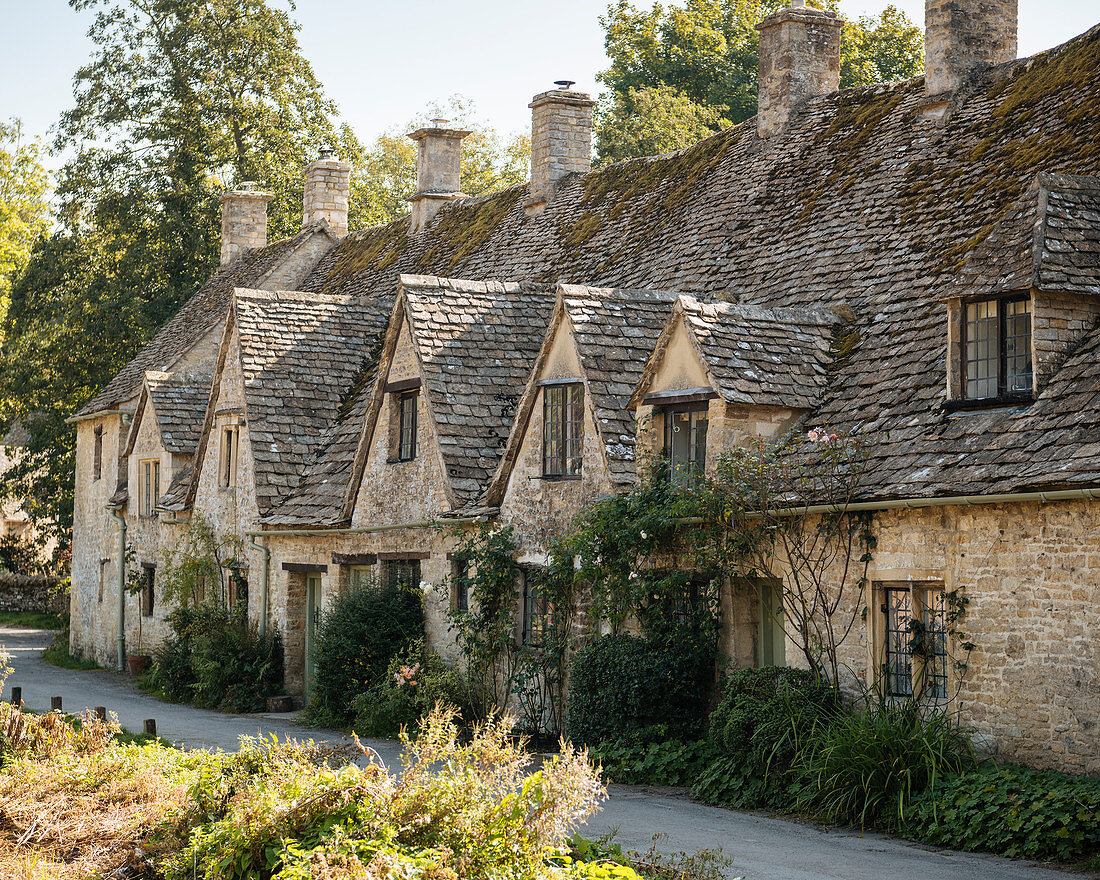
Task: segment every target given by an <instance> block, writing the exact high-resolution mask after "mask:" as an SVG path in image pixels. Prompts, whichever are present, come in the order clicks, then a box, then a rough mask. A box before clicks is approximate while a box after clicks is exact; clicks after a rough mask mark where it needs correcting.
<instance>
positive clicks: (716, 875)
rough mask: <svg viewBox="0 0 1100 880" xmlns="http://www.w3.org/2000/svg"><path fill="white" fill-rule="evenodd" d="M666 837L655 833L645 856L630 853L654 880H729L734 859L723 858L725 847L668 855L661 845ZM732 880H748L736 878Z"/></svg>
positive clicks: (647, 875) (634, 860)
mask: <svg viewBox="0 0 1100 880" xmlns="http://www.w3.org/2000/svg"><path fill="white" fill-rule="evenodd" d="M667 837H668V835H666V834H654V835H653V844H652V845H651V846H650V848H649V849H648V850H646V852H644V853H635V852H631V853H630V858H631V862H632V864H634V865H635V867H637V868H638V869H639V870H641V871H643V872H644V873H645V876H646V877H649V878H651V880H727V878H730V873H729V871H730V867H731V866H732V865H733V860H732V859H730V858H727V857H726V856H724V855H722V848H721V847H719V848H718V849H716V850H714V849H701V850H699V851H698V852H693V853H688V852H683V851H681V852H672V853H669V852H666V851H664V850H663V849H661V846H660V845H661V843H662V842H663V841H664V840H665V839H666V838H667ZM730 880H745V878H744V877H733V878H730Z"/></svg>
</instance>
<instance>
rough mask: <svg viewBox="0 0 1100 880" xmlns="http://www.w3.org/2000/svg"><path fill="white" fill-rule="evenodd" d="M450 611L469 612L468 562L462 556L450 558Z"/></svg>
mask: <svg viewBox="0 0 1100 880" xmlns="http://www.w3.org/2000/svg"><path fill="white" fill-rule="evenodd" d="M451 610H452V611H469V610H470V560H469V559H468V558H467V557H465V556H462V555H457V556H453V557H451Z"/></svg>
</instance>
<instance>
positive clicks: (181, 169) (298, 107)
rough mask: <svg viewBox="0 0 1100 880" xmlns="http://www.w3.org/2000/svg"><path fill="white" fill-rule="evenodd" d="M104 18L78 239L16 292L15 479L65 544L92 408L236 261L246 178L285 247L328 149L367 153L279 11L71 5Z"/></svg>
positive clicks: (80, 120)
mask: <svg viewBox="0 0 1100 880" xmlns="http://www.w3.org/2000/svg"><path fill="white" fill-rule="evenodd" d="M70 5H71V6H72V7H73V8H74V9H75V10H78V11H85V10H95V11H96V17H95V20H94V23H93V24H92V27H91V29H90V31H89V37H90V38H91V40H92V43H93V44H94V45H95V47H96V49H95V54H94V56H93V58H92V59H91V61H90V62H89V63H88V64H86V65H85V66H83V67H81V68H80V69H79V70H78V71H77V74H76V77H75V87H74V92H75V106H74V107H73V108H72V109H71V110H69V111H68V112H66V113H65V114H64V115H63V116H62V118H61V122H60V125H59V127H58V134H57V139H56V147H57V148H58V149H59V150H62V151H66V152H71V153H73V158H72V159H71V160H70V161H69V162H67V163H66V165H65V166H64V167H63V168H62V170H61V172H60V174H59V179H58V188H57V196H58V215H59V222H60V228H59V229H58V230H57V231H56V232H55V233H54V234H53V235H52V236H50V237H49V238H46V239H42V240H40V241H39V243H38V245H36V246H35V248H34V250H33V252H32V253H31V255H30V258H29V261H28V264H27V267H26V269H25V271H24V272H23V274H22V276H21V278H20V279H19V280H18V281H17V282H16V283H15V285H14V287H13V289H12V296H11V307H10V309H9V312H8V315H7V317H6V319H5V321H4V325H3V328H4V335H5V337H6V339H5V346H4V351H3V356H2V362H0V416H2V417H3V420H4V421H5V422H8V423H10V422H11V421H13V420H19V421H20V422H22V424H23V425H24V426H25V427H26V428H27V429H28V431H29V432H30V434H31V440H30V441H29V443H28V445H27V446H25V447H24V448H23V449H22V450H21V451H20V454H19V456H18V458H17V460H16V462H15V464H14V466H13V467H12V468H10V469H9V471H8V472H7V473H6V474H5V475H4V476H3V479H2V486H0V488H2V489H3V490H4V491H5V492H6V493H9V494H15V495H19V496H27V497H28V510H29V513H30V514H31V516H32V517H33V518H34V519H35V521H36V524H38V525H39V526H40V527H41V526H46V527H52V528H53V530H55V531H56V533H57V536H58V538H59V539H60V540H61V542H62V545H63V546H64V545H65V543H66V542H67V540H68V535H69V531H70V526H71V522H72V491H73V444H74V441H73V433H72V429H71V428H70V427H69V426H66V425H65V423H64V419H65V418H66V417H67V416H69V415H71V414H72V413H73V412H74V411H76V410H77V409H79V407H80V406H81V405H82V404H83V403H85V402H86V401H87V400H88V399H89V398H90V397H92V396H93V395H94V394H95V393H96V392H97V391H98V390H99V389H100V388H101V387H102V386H103V385H104V384H105V383H106V382H107V381H108V380H109V379H110V378H111V376H112V375H114V373H115V372H117V370H118V369H119V368H120V367H122V366H123V365H124V364H125V363H126V362H127V361H128V360H129V359H130V358H131V357H133V355H134V354H135V353H136V352H137V351H138V349H140V347H141V346H142V345H143V344H144V343H145V342H147V341H148V340H149V338H150V337H151V336H152V334H153V333H154V332H155V330H156V328H157V327H159V326H160V325H161V324H162V323H163V322H164V321H165V320H166V319H167V318H168V317H170V316H171V315H172V314H174V313H175V311H176V310H177V309H178V308H179V306H180V305H181V304H182V303H183V302H184V300H186V298H187V297H188V296H189V295H190V294H191V293H192V292H194V290H195V289H196V288H197V287H198V286H199V285H200V284H201V283H203V282H204V281H205V280H206V279H207V278H208V277H209V276H210V274H211V273H212V271H213V270H214V269H215V268H216V267H217V264H218V250H219V240H218V229H219V223H218V215H219V210H220V208H219V203H218V196H219V194H220V193H221V192H222V191H223V190H224V189H225V188H226V186H227V185H228V184H229V183H230V182H231V181H234V182H235V181H242V180H257V181H260V182H261V183H262V184H263V186H264V187H265V188H268V189H269V191H271V192H272V193H274V195H275V198H274V200H273V201H272V202H271V204H270V206H269V217H270V222H269V235H270V236H271V237H272V238H279V237H283V236H285V235H286V234H289V233H291V232H293V231H296V230H297V228H298V226H299V224H300V218H301V204H302V201H301V200H302V170H303V168H304V166H305V165H306V164H307V163H308V162H309V161H310V160H311V159H312V158H314V157H315V156H316V154H317V152H316V151H317V148H318V146H320V145H321V144H324V143H326V142H327V143H333V145H334V146H336V148H337V150H338V152H341V153H344V152H348V153H356V152H357V151H358V150H359V145H358V143H357V142H355V141H354V138H353V136H352V134H351V132H350V129H347V128H344V129H341V130H339V131H337V130H336V129H335V128H334V126H333V123H332V121H331V117H332V116H333V114H334V106H333V105H332V103H331V102H330V101H328V100H327V99H326V98H325V97H324V94H323V91H322V89H321V86H320V84H319V83H318V81H317V80H316V78H315V77H314V75H313V71H312V69H311V68H310V65H309V63H308V62H307V61H306V60H305V58H303V57H302V55H301V52H300V50H299V47H298V42H297V37H296V31H297V29H298V25H297V24H295V23H294V22H293V21H292V20H291V19H290V17H289V16H288V14H287V13H286V12H285V11H282V10H279V9H275V8H272V7H271V6H269V5H268V4H267V3H265V2H263V0H70Z"/></svg>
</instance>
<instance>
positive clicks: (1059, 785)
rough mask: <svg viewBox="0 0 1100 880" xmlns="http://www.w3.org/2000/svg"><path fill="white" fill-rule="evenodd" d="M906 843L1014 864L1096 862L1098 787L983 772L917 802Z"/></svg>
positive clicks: (1017, 771) (1048, 774)
mask: <svg viewBox="0 0 1100 880" xmlns="http://www.w3.org/2000/svg"><path fill="white" fill-rule="evenodd" d="M902 830H903V832H904V833H905V835H906V836H908V837H912V838H913V839H915V840H920V841H923V842H925V843H931V844H934V845H937V846H949V847H954V848H956V849H965V850H990V851H991V852H996V853H1000V854H1001V855H1006V856H1010V857H1012V858H1029V859H1064V860H1071V859H1081V858H1088V857H1096V856H1100V779H1095V778H1088V777H1084V776H1068V775H1066V774H1064V773H1056V772H1054V771H1040V770H1031V769H1029V768H1027V767H1017V766H1007V767H994V766H984V767H981V768H979V769H976V770H972V771H970V772H968V773H960V774H957V775H954V776H947V777H945V778H942V779H940V780H939V781H938V782H937V784H936V787H935V789H934V790H927V791H925V792H924V793H923V794H922V795H920V796H919V797H917V798H915V799H914V801H913V804H912V806H911V808H910V810H909V812H908V814H907V816H906V824H905V826H904V827H903V829H902Z"/></svg>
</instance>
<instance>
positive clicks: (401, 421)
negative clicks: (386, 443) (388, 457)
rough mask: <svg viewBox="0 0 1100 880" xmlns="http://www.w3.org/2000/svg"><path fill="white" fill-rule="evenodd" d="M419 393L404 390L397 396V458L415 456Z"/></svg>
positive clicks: (411, 458)
mask: <svg viewBox="0 0 1100 880" xmlns="http://www.w3.org/2000/svg"><path fill="white" fill-rule="evenodd" d="M419 397H420V394H419V392H417V391H406V392H404V393H403V394H399V395H398V396H397V407H398V428H397V460H398V461H412V460H413V459H414V458H416V406H417V402H418V400H419Z"/></svg>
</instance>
